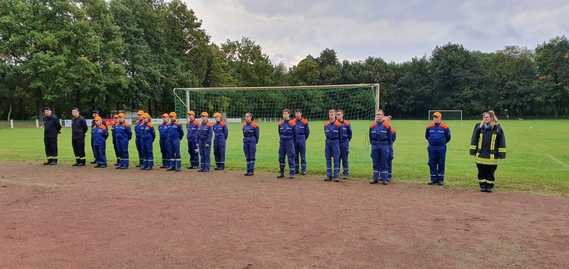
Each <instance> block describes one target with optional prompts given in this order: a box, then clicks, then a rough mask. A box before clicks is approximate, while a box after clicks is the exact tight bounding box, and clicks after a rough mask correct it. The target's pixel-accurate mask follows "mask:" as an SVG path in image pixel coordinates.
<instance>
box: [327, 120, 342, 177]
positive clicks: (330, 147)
mask: <svg viewBox="0 0 569 269" xmlns="http://www.w3.org/2000/svg"><path fill="white" fill-rule="evenodd" d="M340 126H341V124H340V122H339V121H338V120H337V119H336V110H334V109H331V110H330V111H328V122H326V124H325V125H324V134H325V136H326V143H325V145H326V148H325V155H326V179H324V181H332V180H334V181H335V182H339V181H340V180H339V179H338V177H339V176H340V175H339V174H340ZM332 161H333V162H334V168H333V169H334V170H332Z"/></svg>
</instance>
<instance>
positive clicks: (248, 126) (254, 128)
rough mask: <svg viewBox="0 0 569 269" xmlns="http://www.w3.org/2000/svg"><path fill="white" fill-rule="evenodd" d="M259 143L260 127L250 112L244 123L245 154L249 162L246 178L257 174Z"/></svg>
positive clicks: (246, 115)
mask: <svg viewBox="0 0 569 269" xmlns="http://www.w3.org/2000/svg"><path fill="white" fill-rule="evenodd" d="M257 143H259V126H258V125H257V123H256V122H255V121H254V120H253V114H252V113H251V112H248V113H247V114H245V123H243V152H244V153H245V160H246V161H247V172H246V173H245V176H252V175H253V174H254V172H255V154H256V153H257Z"/></svg>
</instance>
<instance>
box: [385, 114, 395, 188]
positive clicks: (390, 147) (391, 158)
mask: <svg viewBox="0 0 569 269" xmlns="http://www.w3.org/2000/svg"><path fill="white" fill-rule="evenodd" d="M387 120H388V121H390V122H391V116H387ZM390 125H391V124H390ZM396 139H397V132H396V131H395V128H393V127H391V144H390V145H389V152H390V153H391V154H389V160H388V164H387V166H388V168H387V170H388V171H387V174H388V176H387V177H388V178H389V181H391V177H392V176H393V158H394V157H395V151H394V150H393V144H395V140H396Z"/></svg>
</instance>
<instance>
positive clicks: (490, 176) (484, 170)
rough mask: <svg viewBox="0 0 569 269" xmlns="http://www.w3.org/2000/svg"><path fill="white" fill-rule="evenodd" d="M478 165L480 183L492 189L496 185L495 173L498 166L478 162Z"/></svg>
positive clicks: (483, 186)
mask: <svg viewBox="0 0 569 269" xmlns="http://www.w3.org/2000/svg"><path fill="white" fill-rule="evenodd" d="M476 167H478V184H479V185H480V188H490V189H492V188H493V187H494V181H495V180H496V178H495V177H494V174H495V173H496V168H498V166H497V165H487V164H479V163H477V164H476Z"/></svg>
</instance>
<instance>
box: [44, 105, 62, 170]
mask: <svg viewBox="0 0 569 269" xmlns="http://www.w3.org/2000/svg"><path fill="white" fill-rule="evenodd" d="M43 115H44V116H43V143H44V146H45V155H46V157H47V162H45V163H44V165H56V164H57V155H58V154H57V136H59V134H60V133H61V123H59V119H58V118H57V117H55V116H54V115H53V111H52V110H51V109H50V108H45V109H44V111H43Z"/></svg>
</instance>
